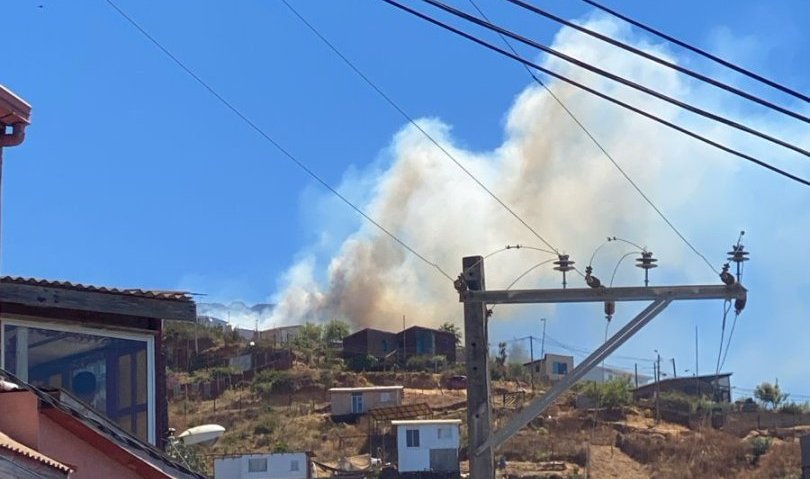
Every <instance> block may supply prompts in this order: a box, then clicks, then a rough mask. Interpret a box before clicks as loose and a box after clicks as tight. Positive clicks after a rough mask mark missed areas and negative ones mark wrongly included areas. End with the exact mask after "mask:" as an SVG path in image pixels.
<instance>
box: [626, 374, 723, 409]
mask: <svg viewBox="0 0 810 479" xmlns="http://www.w3.org/2000/svg"><path fill="white" fill-rule="evenodd" d="M731 374H732V373H722V374H716V375H715V374H707V375H705V376H683V377H678V378H666V379H661V380H659V381H658V382H652V383H649V384H645V385H644V386H641V387H639V388H636V390H635V391H633V397H634V398H635V399H652V398H654V397H655V395H656V393H658V392H660V393H667V392H678V393H682V394H686V395H688V396H695V397H707V398H711V399H712V400H713V401H715V402H724V403H730V402H731Z"/></svg>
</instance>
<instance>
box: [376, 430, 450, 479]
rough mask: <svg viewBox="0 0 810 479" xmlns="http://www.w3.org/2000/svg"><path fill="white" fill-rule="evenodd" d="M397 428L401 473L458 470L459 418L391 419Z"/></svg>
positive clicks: (416, 475)
mask: <svg viewBox="0 0 810 479" xmlns="http://www.w3.org/2000/svg"><path fill="white" fill-rule="evenodd" d="M391 425H393V426H395V427H396V429H397V456H398V460H397V463H398V470H399V474H400V477H406V478H407V477H421V476H420V474H421V473H424V472H433V473H439V474H451V473H458V471H459V458H458V451H459V444H460V432H459V427H460V425H461V420H460V419H427V420H406V421H391Z"/></svg>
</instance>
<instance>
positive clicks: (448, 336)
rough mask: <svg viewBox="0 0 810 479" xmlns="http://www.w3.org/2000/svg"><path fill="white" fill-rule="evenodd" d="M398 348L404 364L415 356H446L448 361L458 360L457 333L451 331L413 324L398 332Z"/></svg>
mask: <svg viewBox="0 0 810 479" xmlns="http://www.w3.org/2000/svg"><path fill="white" fill-rule="evenodd" d="M397 348H398V349H399V351H400V360H401V361H402V363H403V364H404V363H406V362H407V361H408V359H410V358H412V357H414V356H444V357H445V358H446V359H447V362H448V363H455V362H456V335H455V334H453V333H451V332H449V331H440V330H438V329H431V328H425V327H422V326H411V327H410V328H408V329H405V330H403V331H401V332H399V333H397Z"/></svg>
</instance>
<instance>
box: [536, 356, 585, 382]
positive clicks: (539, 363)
mask: <svg viewBox="0 0 810 479" xmlns="http://www.w3.org/2000/svg"><path fill="white" fill-rule="evenodd" d="M523 366H524V367H526V368H528V369H529V373H530V374H531V375H532V376H534V379H535V381H548V382H556V381H559V380H560V379H562V378H564V377H565V376H566V375H567V374H568V373H570V372H571V371H572V370H573V369H574V357H573V356H566V355H562V354H553V353H546V354H545V355H544V356H543V358H541V359H537V360H535V361H531V362H528V363H525V364H524V365H523Z"/></svg>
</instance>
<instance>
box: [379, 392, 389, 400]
mask: <svg viewBox="0 0 810 479" xmlns="http://www.w3.org/2000/svg"><path fill="white" fill-rule="evenodd" d="M390 401H391V393H380V402H390Z"/></svg>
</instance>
